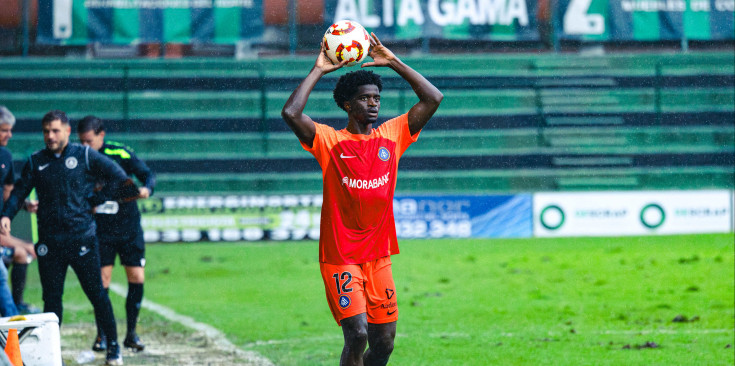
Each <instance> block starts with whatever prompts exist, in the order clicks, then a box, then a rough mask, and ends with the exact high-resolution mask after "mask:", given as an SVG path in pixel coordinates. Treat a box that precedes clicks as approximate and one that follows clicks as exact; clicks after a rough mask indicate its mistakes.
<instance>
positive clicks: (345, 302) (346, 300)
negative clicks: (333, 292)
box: [339, 295, 350, 309]
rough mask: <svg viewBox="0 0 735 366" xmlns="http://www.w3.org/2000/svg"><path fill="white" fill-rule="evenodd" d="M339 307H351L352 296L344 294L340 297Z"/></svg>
mask: <svg viewBox="0 0 735 366" xmlns="http://www.w3.org/2000/svg"><path fill="white" fill-rule="evenodd" d="M339 307H341V308H342V309H347V308H349V307H350V297H349V296H347V295H342V296H340V297H339Z"/></svg>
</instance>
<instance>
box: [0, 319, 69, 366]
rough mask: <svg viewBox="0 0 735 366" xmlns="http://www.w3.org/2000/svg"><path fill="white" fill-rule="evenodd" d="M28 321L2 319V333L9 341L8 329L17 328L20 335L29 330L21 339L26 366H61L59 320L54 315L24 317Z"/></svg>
mask: <svg viewBox="0 0 735 366" xmlns="http://www.w3.org/2000/svg"><path fill="white" fill-rule="evenodd" d="M24 316H25V318H26V320H19V321H12V322H11V321H9V320H10V318H8V317H6V318H0V331H2V332H3V334H4V335H5V339H7V335H8V329H11V328H15V329H17V330H18V335H19V336H20V334H21V332H22V331H23V330H24V329H26V328H29V330H28V331H27V333H26V334H25V335H24V336H21V337H20V338H21V339H20V356H21V358H22V359H23V364H25V365H26V366H35V365H39V366H41V365H43V366H61V365H62V363H61V337H60V335H59V318H58V317H56V314H54V313H43V314H29V315H24Z"/></svg>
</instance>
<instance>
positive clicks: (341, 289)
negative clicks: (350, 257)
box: [332, 272, 352, 295]
mask: <svg viewBox="0 0 735 366" xmlns="http://www.w3.org/2000/svg"><path fill="white" fill-rule="evenodd" d="M332 278H334V283H335V284H336V285H337V294H338V295H342V293H348V292H352V289H351V288H347V286H348V285H349V284H350V282H352V273H350V272H342V275H341V276H340V274H339V273H335V274H333V275H332ZM340 281H341V282H342V283H341V284H340Z"/></svg>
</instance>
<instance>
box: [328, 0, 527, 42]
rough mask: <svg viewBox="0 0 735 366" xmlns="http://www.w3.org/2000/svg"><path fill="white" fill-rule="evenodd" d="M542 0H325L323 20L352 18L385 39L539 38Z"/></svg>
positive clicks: (511, 39)
mask: <svg viewBox="0 0 735 366" xmlns="http://www.w3.org/2000/svg"><path fill="white" fill-rule="evenodd" d="M536 10H537V0H325V1H324V21H325V27H324V29H327V27H328V26H329V25H331V24H332V23H334V22H336V21H338V20H342V19H351V20H355V21H357V22H358V23H360V24H362V25H363V26H364V27H365V28H366V29H367V30H368V31H371V32H375V34H377V35H378V37H380V38H381V39H399V40H409V39H426V38H435V39H464V40H468V39H478V40H498V41H515V40H538V39H539V33H538V27H537V20H536Z"/></svg>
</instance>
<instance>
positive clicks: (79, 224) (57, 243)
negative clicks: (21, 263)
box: [0, 110, 137, 365]
mask: <svg viewBox="0 0 735 366" xmlns="http://www.w3.org/2000/svg"><path fill="white" fill-rule="evenodd" d="M41 125H42V127H43V139H44V142H45V143H46V148H45V149H43V150H39V151H37V152H35V153H33V154H32V155H31V157H30V158H29V159H28V162H27V163H26V164H25V166H24V167H23V172H22V173H21V177H20V179H18V181H17V182H16V184H15V187H14V188H13V191H12V192H11V194H10V197H9V198H8V200H7V201H6V202H5V207H3V210H2V213H1V214H0V215H1V216H2V217H1V218H0V233H3V234H8V233H10V222H11V220H12V218H13V217H15V215H16V213H17V212H18V210H19V209H20V208H21V206H22V205H23V203H24V202H25V198H26V197H27V196H28V195H29V194H30V193H31V190H32V189H34V188H35V189H36V193H37V195H38V211H37V220H38V238H39V241H38V243H37V244H36V247H35V249H36V254H37V255H38V272H39V275H40V278H41V286H42V289H43V301H44V312H54V313H56V315H57V316H58V317H59V323H61V321H62V315H63V306H62V295H63V291H64V280H65V278H66V271H67V268H68V267H69V266H71V267H72V269H73V270H74V272H75V273H76V275H77V278H78V279H79V282H80V284H81V286H82V289H83V290H84V293H85V294H86V295H87V298H88V299H89V301H90V302H91V303H92V306H93V307H94V312H95V318H96V319H97V321H99V322H100V326H101V327H102V329H104V331H105V334H106V335H107V339H108V345H107V357H106V359H107V362H106V364H108V365H122V363H123V361H122V355H121V353H120V346H119V344H118V343H117V327H116V323H115V316H114V314H113V312H112V305H111V303H110V299H109V297H108V295H107V292H105V291H104V288H103V287H102V279H101V276H100V261H99V253H98V251H97V248H96V247H97V236H96V235H95V234H96V233H95V231H96V225H95V221H94V217H93V216H92V209H93V207H94V206H95V205H97V204H98V203H101V202H100V199H96V198H95V194H94V187H95V182H96V181H100V180H102V181H106V182H107V183H108V184H110V185H115V186H119V187H120V188H121V189H119V190H118V191H119V192H121V193H120V194H127V195H130V194H131V192H132V189H123V187H125V186H128V187H130V186H131V185H132V188H135V196H137V187H135V185H134V184H133V183H132V181H131V180H130V179H129V178H128V176H127V175H126V174H125V172H124V171H123V170H122V169H121V168H120V167H119V166H118V165H117V164H115V162H113V161H112V160H110V159H109V158H107V157H105V156H103V155H102V154H100V153H99V152H97V151H95V150H93V149H90V148H89V147H86V146H82V145H79V144H70V143H69V136H70V135H71V126H70V125H69V119H68V118H67V116H66V114H65V113H64V112H62V111H58V110H54V111H51V112H48V113H47V114H46V115H45V116H44V117H43V119H42V120H41ZM120 198H123V197H120Z"/></svg>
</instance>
